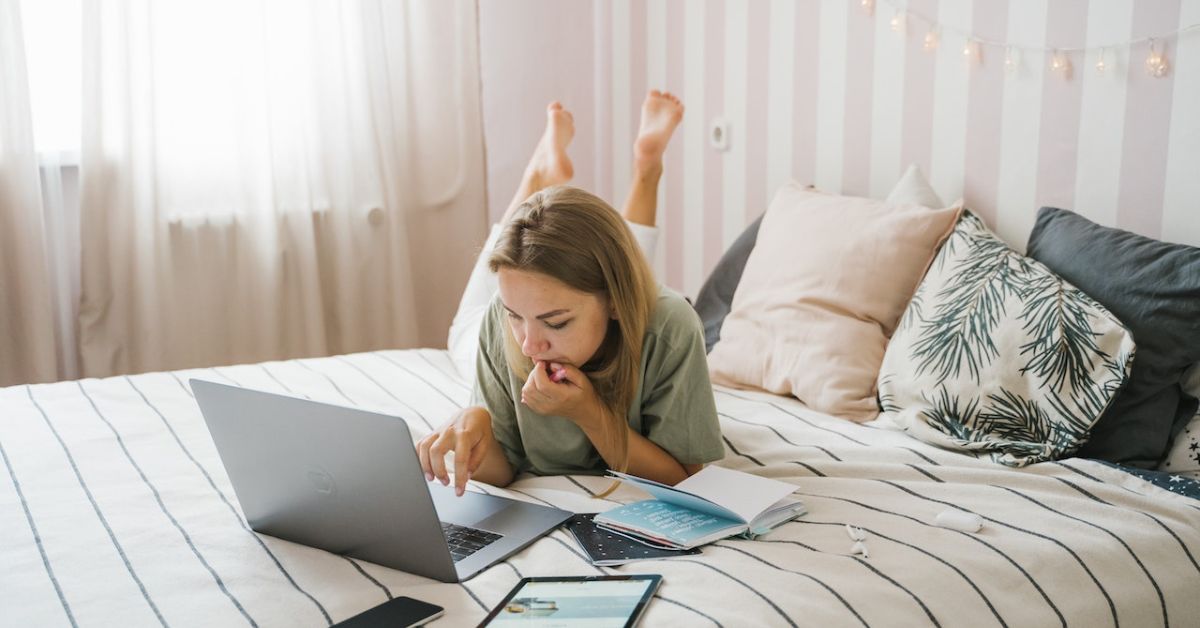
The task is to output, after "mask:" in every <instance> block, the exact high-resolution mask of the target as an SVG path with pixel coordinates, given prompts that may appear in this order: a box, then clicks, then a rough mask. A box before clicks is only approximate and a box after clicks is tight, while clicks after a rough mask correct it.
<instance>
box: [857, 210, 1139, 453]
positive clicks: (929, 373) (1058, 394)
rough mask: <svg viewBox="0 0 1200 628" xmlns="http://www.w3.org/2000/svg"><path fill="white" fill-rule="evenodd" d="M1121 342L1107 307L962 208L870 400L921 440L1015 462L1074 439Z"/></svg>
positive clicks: (1105, 394) (1106, 391)
mask: <svg viewBox="0 0 1200 628" xmlns="http://www.w3.org/2000/svg"><path fill="white" fill-rule="evenodd" d="M1133 353H1134V344H1133V337H1132V335H1131V334H1130V333H1129V331H1128V330H1127V329H1125V327H1124V326H1123V325H1122V324H1121V322H1120V321H1118V320H1117V319H1116V318H1115V317H1114V316H1113V315H1112V314H1110V313H1109V312H1108V310H1106V309H1104V307H1103V306H1101V305H1100V304H1098V303H1096V302H1095V301H1094V300H1092V299H1091V298H1090V297H1088V296H1087V295H1086V294H1084V293H1083V292H1081V291H1080V290H1078V289H1076V288H1075V287H1074V286H1072V285H1071V284H1069V283H1067V282H1066V281H1063V280H1062V279H1061V278H1060V277H1058V276H1057V275H1055V274H1054V273H1052V272H1050V270H1049V269H1047V268H1046V267H1045V266H1043V265H1042V264H1040V263H1038V262H1036V261H1034V260H1032V259H1029V258H1027V257H1024V256H1022V255H1020V254H1019V253H1017V252H1016V251H1014V250H1012V249H1011V248H1009V246H1008V245H1007V244H1005V243H1004V242H1003V241H1002V240H1000V238H998V237H996V235H995V234H993V233H992V232H991V231H989V230H988V228H987V227H986V226H985V225H984V224H983V221H982V220H980V219H979V218H978V217H977V216H975V215H974V214H972V213H970V212H969V211H967V212H963V216H962V218H961V219H960V220H959V222H958V225H957V226H956V227H955V229H954V232H953V233H952V234H951V236H950V237H949V239H947V240H946V243H945V244H944V245H943V246H942V249H941V251H939V252H938V255H937V257H936V258H935V259H934V262H933V265H932V266H931V267H930V269H929V272H928V273H927V274H926V276H925V278H924V280H922V282H921V285H920V287H919V288H918V289H917V293H916V295H915V296H914V297H913V299H912V301H911V302H910V303H909V306H908V309H907V310H906V311H905V313H904V316H903V318H902V319H901V320H900V325H899V327H898V328H897V330H896V333H895V335H894V336H893V337H892V340H891V343H890V344H889V345H888V348H887V353H886V354H885V355H884V359H883V368H882V369H881V371H880V374H879V397H880V404H881V406H882V407H883V409H884V410H885V411H889V412H893V413H894V414H893V418H894V420H895V421H896V422H897V423H899V424H900V425H901V426H902V427H904V428H905V429H906V430H908V431H909V432H910V433H911V434H912V435H914V436H916V437H918V438H921V439H922V440H926V441H929V442H932V443H934V444H937V445H941V446H944V447H947V448H950V449H958V450H964V451H975V452H981V453H988V454H990V455H991V456H992V458H993V459H994V460H996V461H997V462H1000V463H1002V464H1006V465H1010V466H1023V465H1026V464H1031V463H1034V462H1040V461H1043V460H1052V459H1055V458H1060V457H1063V456H1066V455H1068V454H1070V453H1071V452H1073V451H1075V450H1076V449H1078V448H1079V446H1080V445H1081V444H1082V443H1083V442H1084V441H1085V440H1086V439H1087V437H1088V431H1089V430H1090V429H1091V427H1092V424H1093V423H1095V422H1096V419H1097V418H1098V417H1099V416H1100V414H1101V413H1102V412H1103V411H1104V409H1105V408H1106V407H1107V406H1108V404H1109V402H1110V401H1111V400H1112V398H1113V396H1114V394H1115V393H1116V392H1117V391H1118V390H1119V389H1120V388H1121V386H1122V385H1124V383H1125V381H1126V380H1127V378H1128V377H1129V369H1130V366H1131V364H1132V362H1133Z"/></svg>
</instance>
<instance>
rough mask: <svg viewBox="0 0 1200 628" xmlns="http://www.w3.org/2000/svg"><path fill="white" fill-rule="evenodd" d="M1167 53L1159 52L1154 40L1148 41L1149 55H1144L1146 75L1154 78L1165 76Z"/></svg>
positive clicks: (1164, 51)
mask: <svg viewBox="0 0 1200 628" xmlns="http://www.w3.org/2000/svg"><path fill="white" fill-rule="evenodd" d="M1167 69H1168V66H1167V52H1166V50H1165V47H1164V49H1163V50H1159V49H1158V46H1157V43H1156V42H1155V40H1153V39H1151V40H1150V53H1149V54H1147V55H1146V73H1147V74H1149V75H1150V76H1153V77H1154V78H1162V77H1164V76H1166V75H1167Z"/></svg>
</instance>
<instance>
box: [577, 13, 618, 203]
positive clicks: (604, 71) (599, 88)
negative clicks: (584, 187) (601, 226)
mask: <svg viewBox="0 0 1200 628" xmlns="http://www.w3.org/2000/svg"><path fill="white" fill-rule="evenodd" d="M594 19H595V20H596V45H595V51H596V53H595V54H596V65H595V72H596V75H595V77H594V83H595V85H596V97H595V102H596V111H595V115H596V117H595V129H596V153H595V155H594V158H595V160H596V162H595V168H596V187H595V189H593V190H592V191H593V192H595V193H596V194H598V195H599V196H600V197H601V198H603V197H606V196H608V195H609V193H610V190H612V181H613V179H612V155H613V152H612V149H613V129H612V67H613V63H612V6H611V5H609V4H608V3H606V2H597V3H596V4H595V5H594ZM575 123H576V129H577V130H578V124H579V120H578V119H576V120H575Z"/></svg>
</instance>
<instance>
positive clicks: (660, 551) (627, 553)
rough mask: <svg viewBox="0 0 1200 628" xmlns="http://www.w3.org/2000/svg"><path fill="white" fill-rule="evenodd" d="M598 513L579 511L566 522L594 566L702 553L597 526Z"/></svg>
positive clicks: (569, 530) (565, 524) (607, 565)
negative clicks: (663, 545) (660, 544)
mask: <svg viewBox="0 0 1200 628" xmlns="http://www.w3.org/2000/svg"><path fill="white" fill-rule="evenodd" d="M595 516H596V515H595V514H592V513H579V514H576V515H574V516H572V517H571V518H570V519H567V520H566V522H565V523H563V525H564V526H565V527H566V528H567V531H568V532H570V533H571V536H573V537H575V542H576V543H578V544H579V547H580V548H581V549H583V552H584V553H585V554H587V557H588V560H590V561H591V562H592V564H593V565H596V566H599V567H612V566H614V565H624V564H625V563H631V562H634V561H636V560H654V559H658V558H675V557H677V556H688V555H691V554H699V553H700V550H698V549H673V548H669V547H658V546H655V545H651V544H649V543H646V542H645V541H642V540H641V539H635V538H632V537H630V536H628V535H626V534H624V533H621V532H616V531H614V530H606V529H604V528H601V527H600V526H598V525H596V522H595V521H593V518H594V517H595Z"/></svg>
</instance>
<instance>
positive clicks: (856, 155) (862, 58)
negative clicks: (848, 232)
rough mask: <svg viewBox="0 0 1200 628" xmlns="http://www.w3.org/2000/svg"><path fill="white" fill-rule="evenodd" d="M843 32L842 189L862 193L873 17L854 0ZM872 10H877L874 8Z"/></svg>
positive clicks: (866, 172) (867, 157)
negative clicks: (844, 89) (845, 34)
mask: <svg viewBox="0 0 1200 628" xmlns="http://www.w3.org/2000/svg"><path fill="white" fill-rule="evenodd" d="M845 10H846V11H849V12H850V15H849V19H847V20H846V22H847V36H846V99H845V111H846V118H845V121H844V123H843V129H844V130H843V139H842V147H843V148H842V193H843V194H851V195H855V196H866V195H867V194H868V193H869V192H870V187H871V102H872V101H871V98H872V97H873V94H872V92H874V89H873V86H874V77H875V17H874V16H873V15H869V14H867V12H866V11H863V10H862V8H861V7H859V6H857V4H856V3H853V2H848V3H846V7H845ZM876 10H879V9H878V8H877V9H876Z"/></svg>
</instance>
